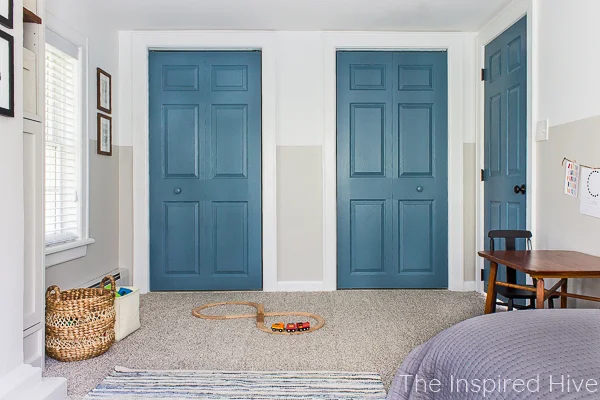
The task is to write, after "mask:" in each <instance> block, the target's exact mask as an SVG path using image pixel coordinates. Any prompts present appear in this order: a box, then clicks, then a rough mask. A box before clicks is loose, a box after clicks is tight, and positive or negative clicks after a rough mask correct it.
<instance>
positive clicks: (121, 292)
mask: <svg viewBox="0 0 600 400" xmlns="http://www.w3.org/2000/svg"><path fill="white" fill-rule="evenodd" d="M111 288H112V285H111V284H110V283H109V284H108V285H106V286H104V289H106V290H111ZM131 292H133V291H132V290H131V289H127V288H121V289H119V291H118V292H116V293H115V297H123V296H127V295H128V294H129V293H131Z"/></svg>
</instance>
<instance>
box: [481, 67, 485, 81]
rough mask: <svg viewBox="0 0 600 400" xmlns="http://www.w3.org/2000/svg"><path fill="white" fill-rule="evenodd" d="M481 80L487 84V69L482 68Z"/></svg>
mask: <svg viewBox="0 0 600 400" xmlns="http://www.w3.org/2000/svg"><path fill="white" fill-rule="evenodd" d="M481 80H482V81H484V82H485V68H481Z"/></svg>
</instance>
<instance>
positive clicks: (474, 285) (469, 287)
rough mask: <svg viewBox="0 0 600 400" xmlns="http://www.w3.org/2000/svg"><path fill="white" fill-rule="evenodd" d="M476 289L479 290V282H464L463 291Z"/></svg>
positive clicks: (474, 290)
mask: <svg viewBox="0 0 600 400" xmlns="http://www.w3.org/2000/svg"><path fill="white" fill-rule="evenodd" d="M476 291H477V282H475V281H465V282H464V283H463V292H476Z"/></svg>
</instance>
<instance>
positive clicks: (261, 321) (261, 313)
mask: <svg viewBox="0 0 600 400" xmlns="http://www.w3.org/2000/svg"><path fill="white" fill-rule="evenodd" d="M227 305H236V306H250V307H254V308H256V313H255V314H230V315H206V314H202V310H205V309H207V308H211V307H217V306H227ZM192 315H193V316H194V317H198V318H202V319H217V320H224V319H239V318H256V327H257V328H258V329H260V330H261V331H263V332H266V333H270V334H273V335H300V334H302V333H310V332H314V331H317V330H319V329H321V328H322V327H323V326H324V325H325V320H324V319H323V317H321V316H320V315H317V314H311V313H307V312H303V311H289V312H265V307H264V306H263V305H262V304H260V303H253V302H251V301H224V302H221V303H209V304H205V305H203V306H200V307H196V308H194V309H193V310H192ZM286 316H303V317H308V318H312V319H314V320H316V321H317V325H315V326H312V324H311V328H310V329H309V330H308V331H296V332H279V331H275V332H273V331H272V330H271V328H270V327H267V326H265V317H286Z"/></svg>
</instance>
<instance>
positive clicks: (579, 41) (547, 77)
mask: <svg viewBox="0 0 600 400" xmlns="http://www.w3.org/2000/svg"><path fill="white" fill-rule="evenodd" d="M537 10H538V17H537V21H538V32H537V38H538V43H537V46H538V66H539V68H538V83H539V84H538V87H539V90H538V117H539V119H545V118H548V119H549V120H550V125H551V126H555V125H562V124H565V123H568V122H572V121H577V120H580V119H584V118H589V117H593V116H596V115H600V96H599V95H598V93H600V73H598V71H600V51H598V42H599V41H600V23H599V20H598V16H600V1H598V0H537Z"/></svg>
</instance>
